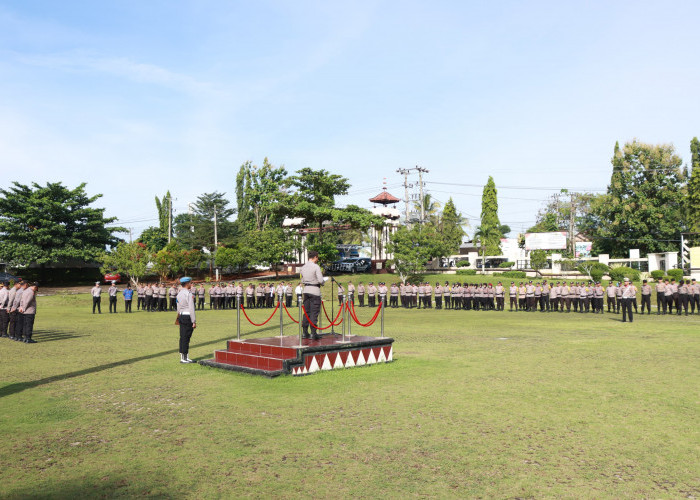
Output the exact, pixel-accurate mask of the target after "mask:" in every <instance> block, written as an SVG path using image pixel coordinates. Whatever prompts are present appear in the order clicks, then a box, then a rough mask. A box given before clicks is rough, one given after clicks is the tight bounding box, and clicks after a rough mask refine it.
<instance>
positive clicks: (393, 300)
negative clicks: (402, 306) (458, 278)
mask: <svg viewBox="0 0 700 500" xmlns="http://www.w3.org/2000/svg"><path fill="white" fill-rule="evenodd" d="M437 300H438V299H435V301H437ZM389 305H390V306H391V307H399V297H398V296H397V295H392V296H391V298H389Z"/></svg>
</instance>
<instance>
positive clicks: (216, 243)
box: [214, 205, 219, 252]
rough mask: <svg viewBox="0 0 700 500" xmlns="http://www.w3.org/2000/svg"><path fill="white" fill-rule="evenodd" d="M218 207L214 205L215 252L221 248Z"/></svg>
mask: <svg viewBox="0 0 700 500" xmlns="http://www.w3.org/2000/svg"><path fill="white" fill-rule="evenodd" d="M217 231H218V229H217V220H216V205H214V251H215V252H216V249H217V248H219V233H218V232H217Z"/></svg>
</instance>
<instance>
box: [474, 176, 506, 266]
mask: <svg viewBox="0 0 700 500" xmlns="http://www.w3.org/2000/svg"><path fill="white" fill-rule="evenodd" d="M479 229H480V231H479V234H480V240H479V241H480V242H481V246H482V247H483V249H484V252H485V254H486V255H500V253H501V238H503V232H502V226H501V222H500V220H499V219H498V192H497V191H496V183H495V182H494V181H493V177H491V176H489V180H488V182H487V183H486V185H485V186H484V192H483V194H482V195H481V224H480V226H479Z"/></svg>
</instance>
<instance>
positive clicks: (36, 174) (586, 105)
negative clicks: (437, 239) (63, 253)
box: [0, 0, 700, 234]
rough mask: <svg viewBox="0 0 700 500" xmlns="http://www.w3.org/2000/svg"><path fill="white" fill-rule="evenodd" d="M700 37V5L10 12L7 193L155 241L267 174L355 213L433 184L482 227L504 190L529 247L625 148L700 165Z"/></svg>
mask: <svg viewBox="0 0 700 500" xmlns="http://www.w3.org/2000/svg"><path fill="white" fill-rule="evenodd" d="M698 19H700V2H696V1H674V2H663V3H662V2H646V1H634V2H632V1H624V2H623V1H617V2H616V1H606V2H602V1H601V2H561V1H539V2H535V1H530V2H517V1H501V2H473V1H431V2H425V1H423V2H419V1H353V2H333V1H303V0H300V1H293V2H292V1H256V2H237V1H218V0H198V1H191V2H190V1H161V0H149V1H143V0H140V1H128V0H120V1H108V0H105V1H100V2H95V1H88V0H84V1H71V0H63V1H61V2H55V1H48V0H44V1H33V0H21V1H19V0H0V162H1V163H0V165H2V168H1V169H0V171H1V172H2V177H1V178H2V180H1V182H2V185H3V186H6V185H7V184H8V183H9V181H12V180H18V181H20V182H23V183H26V182H32V181H36V182H39V183H42V184H43V183H45V182H47V181H58V180H60V181H62V182H64V184H66V185H69V186H75V185H77V184H78V183H80V182H87V183H88V187H87V189H88V192H89V193H91V194H95V193H103V194H104V197H103V198H102V199H101V200H100V201H99V202H98V204H99V205H101V206H104V207H106V208H107V211H108V215H112V216H117V217H118V218H119V219H120V220H121V221H123V223H124V225H125V226H128V227H132V228H133V229H134V234H138V233H139V232H140V231H141V230H142V229H143V228H145V227H146V226H148V225H151V224H155V218H156V209H155V204H154V202H153V197H154V196H155V195H162V194H163V193H165V192H166V191H167V190H168V189H169V190H170V191H171V193H172V194H173V196H174V197H175V198H176V201H175V208H176V209H177V211H180V212H181V211H186V210H187V203H188V202H192V201H194V200H195V199H196V197H197V196H198V195H199V194H202V193H204V192H212V191H220V192H226V193H228V194H229V196H230V198H231V199H232V200H233V192H234V182H235V175H236V172H237V170H238V168H239V166H240V165H241V164H242V163H244V162H245V161H248V160H250V161H252V162H254V163H257V164H260V163H262V161H263V158H264V157H268V158H269V159H270V161H271V162H272V163H273V164H275V165H280V164H283V165H285V167H286V168H287V169H288V170H289V171H291V172H293V171H295V170H297V169H299V168H302V167H311V168H316V169H320V168H324V169H327V170H329V171H331V172H333V173H338V174H342V175H345V176H346V177H348V178H349V179H350V181H351V183H352V185H353V188H352V190H351V194H350V195H349V196H347V197H343V199H342V200H339V201H341V203H357V204H359V205H362V206H367V207H369V206H371V205H370V203H369V202H368V201H367V199H368V198H369V197H371V196H372V195H374V194H376V193H378V192H379V191H380V190H381V186H382V182H383V180H384V178H386V181H387V184H388V186H389V190H390V191H391V192H392V193H393V194H395V195H397V196H399V197H402V196H403V188H402V187H400V183H401V182H402V180H403V179H402V177H400V176H399V175H398V174H397V173H396V169H398V168H410V167H413V166H415V165H420V166H422V167H425V168H427V169H428V170H429V171H430V173H429V174H427V175H426V177H425V180H426V181H427V185H426V187H427V189H428V191H429V192H430V193H431V194H432V195H433V196H434V197H435V198H436V199H437V200H440V201H443V202H444V201H446V200H447V199H448V198H449V197H450V196H452V197H453V199H454V200H455V203H456V205H457V207H458V209H460V210H461V211H462V212H463V213H465V214H467V215H468V216H470V217H477V218H478V215H479V213H480V201H481V190H482V188H481V186H483V185H484V184H485V183H486V181H487V179H488V176H489V175H491V176H493V177H494V180H495V182H496V186H497V187H498V188H499V205H500V210H499V215H500V217H501V220H502V222H504V223H507V224H509V225H510V226H511V227H512V228H513V230H514V232H518V231H521V230H522V229H526V228H527V227H528V226H530V225H531V224H532V223H534V220H535V216H536V213H537V210H538V209H539V208H540V206H541V205H542V204H543V202H544V201H545V200H546V199H547V197H548V196H549V195H551V194H552V193H553V192H555V190H557V189H559V188H569V189H583V190H593V189H598V190H603V189H605V187H606V186H607V184H608V180H609V177H610V157H611V155H612V150H613V147H614V144H615V141H616V140H617V141H620V143H621V144H622V143H624V142H625V141H629V140H632V139H634V138H637V139H639V140H641V141H644V142H650V143H673V144H674V145H675V146H676V149H677V152H678V153H679V154H680V155H681V157H683V159H684V160H685V161H686V162H687V161H688V160H689V156H690V153H689V143H690V140H691V139H692V137H694V136H697V135H700V122H699V120H698V116H700V113H699V111H700V99H698V91H699V89H700V67H699V66H698V64H697V60H698V49H700V30H698V29H697V26H696V23H697V20H698ZM414 180H415V179H414ZM431 182H434V183H435V184H431ZM544 188H546V189H544ZM400 208H402V207H400ZM471 223H472V226H476V225H477V224H478V221H477V220H472V221H471Z"/></svg>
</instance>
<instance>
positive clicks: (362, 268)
mask: <svg viewBox="0 0 700 500" xmlns="http://www.w3.org/2000/svg"><path fill="white" fill-rule="evenodd" d="M371 269H372V259H368V258H367V257H361V258H359V259H357V261H356V262H355V263H354V265H353V269H352V272H353V273H366V272H369V271H370V270H371Z"/></svg>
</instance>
